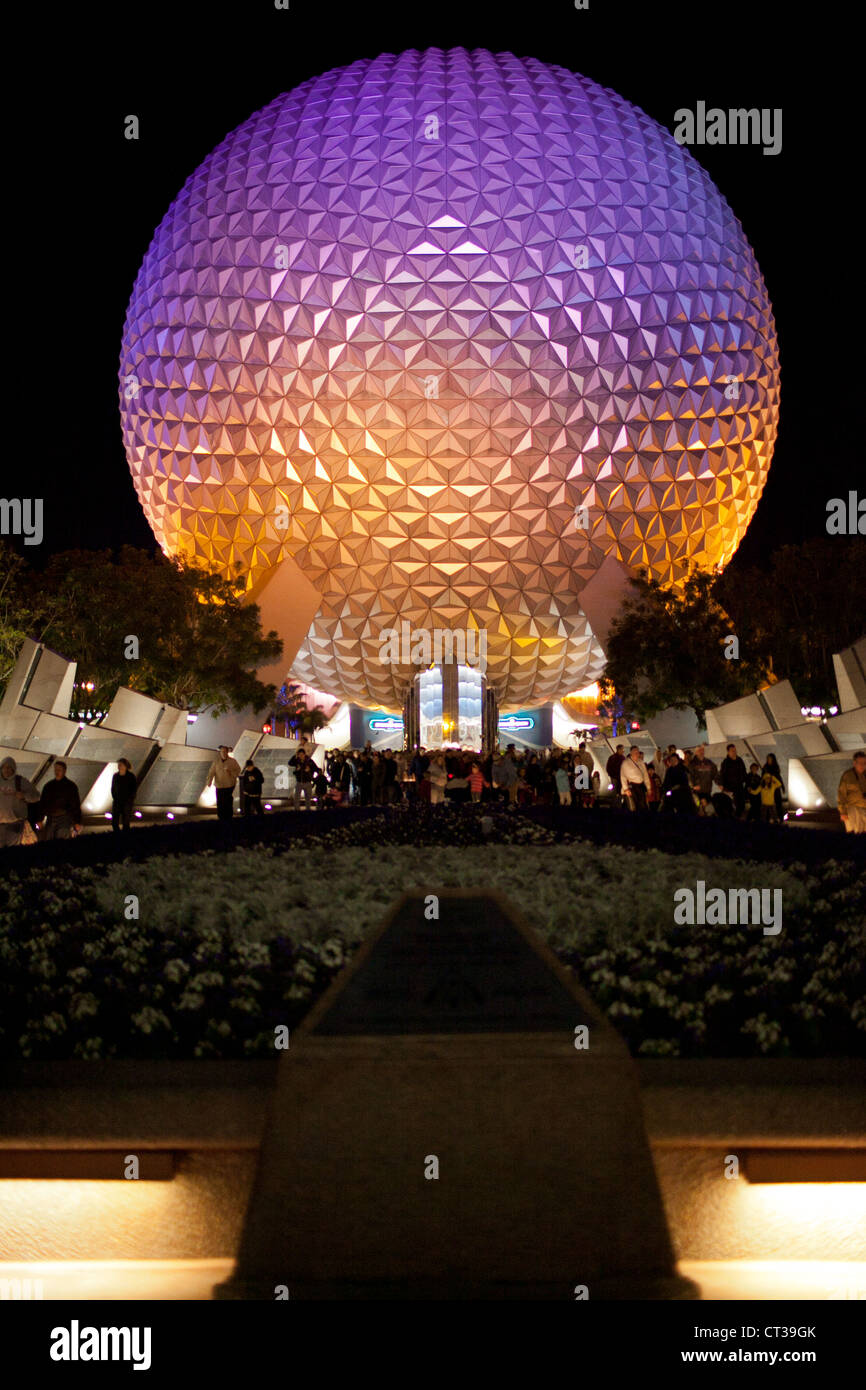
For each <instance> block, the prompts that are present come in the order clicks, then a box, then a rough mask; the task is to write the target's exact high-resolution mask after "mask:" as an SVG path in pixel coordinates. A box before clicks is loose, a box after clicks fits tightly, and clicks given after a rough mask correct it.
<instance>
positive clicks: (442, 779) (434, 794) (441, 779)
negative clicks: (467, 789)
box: [427, 753, 448, 806]
mask: <svg viewBox="0 0 866 1390" xmlns="http://www.w3.org/2000/svg"><path fill="white" fill-rule="evenodd" d="M427 778H428V780H429V782H430V805H431V806H441V805H442V802H443V801H444V800H445V783H446V782H447V781H448V771H447V769H446V767H445V759H444V757H443V756H442V754H441V753H434V754H433V757H432V758H431V759H430V766H429V767H428V769H427Z"/></svg>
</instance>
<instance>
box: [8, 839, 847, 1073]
mask: <svg viewBox="0 0 866 1390" xmlns="http://www.w3.org/2000/svg"><path fill="white" fill-rule="evenodd" d="M502 820H503V821H505V822H507V825H506V826H505V827H503V826H501V825H498V826H497V827H495V831H496V834H497V835H498V838H499V840H500V843H491V844H488V845H487V846H485V847H484V849H483V850H482V851H479V849H478V848H473V847H471V846H470V847H460V846H456V847H455V846H452V845H442V846H439V847H437V848H436V850H435V852H432V853H431V849H430V847H418V846H416V845H406V844H396V845H395V844H388V843H385V841H386V840H387V839H388V838H389V826H391V825H392V824H394V822H393V820H390V821H389V820H388V819H387V818H373V819H367V820H365V821H363V822H357V823H356V824H354V825H349V826H346V827H344V828H342V829H338V830H332V831H330V832H324V833H322V834H319V835H309V834H308V835H307V837H306V838H305V839H304V841H303V843H302V844H299V843H298V842H295V843H293V844H291V845H290V846H276V845H273V844H271V845H260V846H253V847H249V848H241V849H235V850H228V851H226V852H223V853H216V852H214V851H204V852H201V853H199V854H198V855H196V856H190V855H183V856H172V857H167V858H163V859H157V858H150V859H147V860H146V861H144V862H140V863H136V862H130V861H127V862H123V863H119V864H113V865H109V866H106V867H103V869H102V870H101V871H99V872H97V871H95V870H93V869H90V868H67V870H66V871H65V875H64V880H63V883H62V887H61V886H59V884H58V878H57V874H56V872H55V871H54V870H53V869H48V868H39V867H31V868H30V869H29V870H28V871H26V872H23V873H21V874H20V875H17V874H15V873H10V874H7V875H6V884H7V886H8V889H9V893H8V901H7V902H6V904H5V905H4V907H3V908H2V909H0V1050H2V1055H3V1056H4V1057H6V1058H21V1057H23V1058H63V1057H79V1058H99V1057H123V1058H133V1057H148V1058H170V1057H177V1058H182V1057H183V1058H193V1057H211V1058H213V1057H273V1055H274V1052H273V1042H274V1029H275V1027H276V1026H277V1025H278V1024H287V1025H288V1026H289V1028H293V1027H296V1026H297V1024H298V1023H299V1022H300V1020H301V1019H302V1018H303V1016H304V1015H305V1014H306V1013H307V1011H308V1010H309V1008H310V1006H311V1004H312V1003H313V1002H314V1000H315V999H316V998H317V997H318V995H319V994H320V993H321V992H322V991H323V990H324V989H325V988H326V987H327V985H328V984H329V983H330V982H331V980H332V979H333V978H334V975H335V974H336V973H337V972H338V971H339V970H340V969H341V968H342V966H343V965H344V964H345V962H346V961H347V959H349V958H350V956H351V954H352V952H353V951H354V949H355V948H356V946H357V945H358V943H359V942H360V941H361V940H362V939H363V937H364V936H365V934H366V933H367V931H368V930H369V929H370V928H371V927H372V926H374V925H376V924H377V923H378V922H380V921H381V919H382V916H383V913H384V911H385V909H386V908H387V907H388V905H389V904H390V903H391V902H392V901H393V900H394V899H395V898H396V897H397V896H398V895H399V893H401V892H403V891H404V890H407V889H421V890H423V891H425V892H431V891H435V889H436V888H437V887H447V886H452V887H485V886H491V887H496V888H498V889H499V890H500V891H502V892H503V893H504V894H505V895H506V896H507V897H508V898H510V899H511V900H512V901H513V902H514V903H515V904H516V905H517V906H518V907H520V908H521V909H522V910H523V912H524V913H525V914H526V916H527V917H528V919H529V920H530V922H532V923H533V925H535V926H536V927H537V928H538V930H539V932H540V933H541V935H542V936H543V938H544V939H545V940H546V941H547V942H548V943H549V944H550V945H551V947H552V949H553V950H554V951H555V952H556V953H557V955H558V956H559V958H560V959H561V960H562V961H563V962H564V963H565V964H566V965H567V966H569V967H570V968H572V969H574V970H575V972H576V974H577V976H578V978H579V979H580V981H581V983H582V984H583V985H584V986H585V987H586V988H587V989H588V991H589V993H590V994H591V995H592V996H593V998H594V999H595V1000H596V1001H597V1003H598V1004H599V1005H600V1006H601V1008H602V1009H604V1010H605V1012H606V1013H607V1014H608V1016H609V1017H610V1019H611V1021H612V1022H613V1023H614V1025H615V1026H616V1027H617V1028H618V1030H619V1031H620V1032H621V1033H622V1034H623V1036H624V1037H625V1038H626V1040H627V1042H628V1044H629V1046H630V1048H631V1050H632V1052H633V1053H635V1054H636V1055H639V1056H649V1057H653V1056H654V1057H657V1056H727V1057H731V1056H761V1055H764V1056H801V1057H819V1056H838V1055H841V1056H845V1055H848V1056H854V1055H861V1056H862V1055H866V1002H864V995H866V982H864V960H866V926H864V921H863V912H862V907H861V903H862V898H863V889H864V884H863V878H862V875H861V874H859V873H858V870H857V868H856V866H855V865H852V864H849V863H834V862H831V863H827V864H825V865H820V866H817V867H815V866H810V867H809V868H807V867H806V866H804V865H802V864H799V865H798V864H793V865H790V864H789V865H786V866H781V865H772V864H762V865H760V866H756V865H755V864H753V863H745V862H742V861H737V860H730V859H729V860H725V859H719V858H712V859H711V858H707V857H706V856H704V855H699V854H678V855H668V854H664V853H662V852H661V851H659V850H640V851H638V850H634V849H625V848H622V847H621V846H616V845H605V846H601V847H599V846H597V845H592V844H589V843H586V842H583V841H580V840H576V839H575V840H573V841H571V842H567V841H566V842H563V841H562V840H561V839H560V840H559V841H555V839H554V836H553V835H552V833H551V832H549V831H546V830H544V829H543V828H542V827H538V826H537V825H533V824H532V823H529V822H526V823H524V822H517V823H516V824H515V823H514V822H513V821H509V820H508V818H507V817H503V818H502ZM545 837H546V841H547V842H545ZM391 838H393V837H391ZM353 841H354V843H353ZM515 843H520V844H521V848H520V851H519V853H517V854H515V852H514V848H513V846H514V844H515ZM699 879H703V880H704V881H705V882H706V884H707V885H708V886H712V887H722V888H727V887H746V888H748V887H753V886H760V887H762V888H771V889H774V888H779V889H781V890H782V895H783V897H782V901H783V908H784V912H783V926H782V931H781V933H780V934H779V935H778V936H765V935H764V934H763V932H762V929H761V927H760V926H741V927H714V926H689V927H678V926H675V925H674V924H673V894H674V891H675V890H676V889H677V888H678V887H682V886H692V887H693V886H694V884H695V883H696V881H697V880H699ZM132 897H134V898H135V899H137V908H138V912H139V916H138V918H137V919H136V918H134V917H133V918H132V920H128V919H127V918H128V914H129V912H130V911H132V910H133V909H132V904H131V898H132Z"/></svg>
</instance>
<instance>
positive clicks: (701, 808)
mask: <svg viewBox="0 0 866 1390" xmlns="http://www.w3.org/2000/svg"><path fill="white" fill-rule="evenodd" d="M697 797H698V815H699V816H714V815H715V814H716V808H715V806H714V805H713V803H712V800H711V799H710V797H708V796H704V795H703V794H702V793H701V792H698V793H697Z"/></svg>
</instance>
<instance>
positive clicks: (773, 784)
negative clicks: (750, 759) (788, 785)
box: [761, 766, 782, 821]
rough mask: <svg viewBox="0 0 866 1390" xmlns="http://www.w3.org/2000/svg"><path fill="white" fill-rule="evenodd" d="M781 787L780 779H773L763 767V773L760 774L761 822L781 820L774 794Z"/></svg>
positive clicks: (771, 774)
mask: <svg viewBox="0 0 866 1390" xmlns="http://www.w3.org/2000/svg"><path fill="white" fill-rule="evenodd" d="M781 785H782V782H781V779H780V778H779V777H774V776H773V773H772V772H771V771H770V770H769V768H767V767H766V766H765V767H764V771H763V772H762V773H761V820H762V821H778V820H780V819H781V817H780V815H779V812H778V810H777V804H776V793H777V791H778V790H779V788H780V787H781Z"/></svg>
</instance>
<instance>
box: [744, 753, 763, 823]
mask: <svg viewBox="0 0 866 1390" xmlns="http://www.w3.org/2000/svg"><path fill="white" fill-rule="evenodd" d="M746 799H747V800H748V803H749V807H748V811H747V813H746V820H747V821H755V820H760V819H761V769H760V768H759V767H758V764H757V763H750V764H749V773H748V776H747V777H746Z"/></svg>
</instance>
